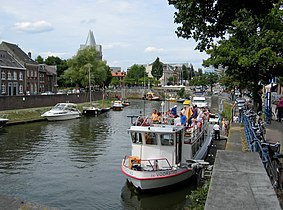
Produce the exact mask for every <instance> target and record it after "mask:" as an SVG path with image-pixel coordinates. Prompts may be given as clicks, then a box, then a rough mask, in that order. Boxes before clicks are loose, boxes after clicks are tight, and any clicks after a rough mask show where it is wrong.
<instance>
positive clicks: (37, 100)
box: [0, 88, 144, 111]
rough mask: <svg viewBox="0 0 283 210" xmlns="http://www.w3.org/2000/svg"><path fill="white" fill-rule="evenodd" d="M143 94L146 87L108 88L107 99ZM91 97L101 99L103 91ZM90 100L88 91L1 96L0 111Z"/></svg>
mask: <svg viewBox="0 0 283 210" xmlns="http://www.w3.org/2000/svg"><path fill="white" fill-rule="evenodd" d="M143 95H144V89H137V88H132V89H116V90H106V94H105V99H114V98H115V97H116V96H122V97H125V98H129V99H141V98H142V97H143ZM91 98H92V101H96V100H101V99H102V98H103V92H102V91H95V92H93V93H92V96H91ZM88 101H89V93H88V92H83V93H71V94H55V95H22V96H1V97H0V111H5V110H14V109H28V108H36V107H46V106H54V105H55V104H56V103H59V102H72V103H85V102H88Z"/></svg>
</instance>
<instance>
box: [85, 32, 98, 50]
mask: <svg viewBox="0 0 283 210" xmlns="http://www.w3.org/2000/svg"><path fill="white" fill-rule="evenodd" d="M85 45H86V46H91V47H95V46H96V43H95V39H94V36H93V32H92V30H89V33H88V36H87V39H86V43H85Z"/></svg>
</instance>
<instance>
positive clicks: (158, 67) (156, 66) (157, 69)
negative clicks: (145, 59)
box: [151, 57, 163, 80]
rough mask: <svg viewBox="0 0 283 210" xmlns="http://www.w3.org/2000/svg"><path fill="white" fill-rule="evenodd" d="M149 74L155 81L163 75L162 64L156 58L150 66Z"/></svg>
mask: <svg viewBox="0 0 283 210" xmlns="http://www.w3.org/2000/svg"><path fill="white" fill-rule="evenodd" d="M151 74H152V76H153V77H155V78H156V80H159V79H160V78H161V77H162V75H163V64H162V63H161V62H160V61H159V58H158V57H157V58H156V60H155V61H154V62H153V64H152V70H151Z"/></svg>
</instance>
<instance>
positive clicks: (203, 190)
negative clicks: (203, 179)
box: [185, 184, 209, 210]
mask: <svg viewBox="0 0 283 210" xmlns="http://www.w3.org/2000/svg"><path fill="white" fill-rule="evenodd" d="M208 189H209V185H208V184H207V185H204V186H203V187H200V188H198V189H197V190H194V191H192V192H191V194H190V195H189V198H190V200H191V202H192V204H191V205H190V206H189V207H188V208H185V209H190V210H202V209H204V206H205V202H206V198H207V194H208Z"/></svg>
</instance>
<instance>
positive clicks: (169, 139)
mask: <svg viewBox="0 0 283 210" xmlns="http://www.w3.org/2000/svg"><path fill="white" fill-rule="evenodd" d="M160 141H161V145H162V146H173V145H174V135H172V134H162V135H160Z"/></svg>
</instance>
